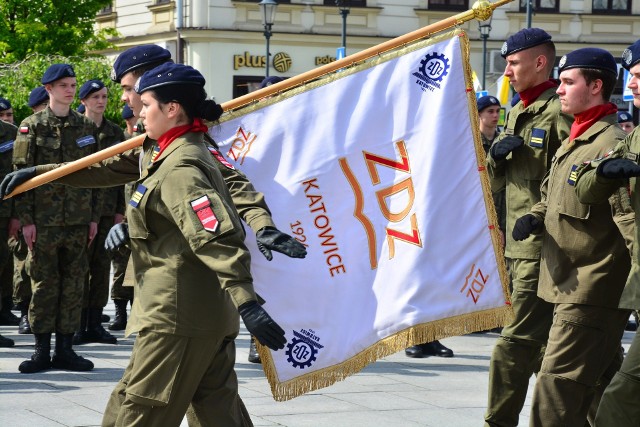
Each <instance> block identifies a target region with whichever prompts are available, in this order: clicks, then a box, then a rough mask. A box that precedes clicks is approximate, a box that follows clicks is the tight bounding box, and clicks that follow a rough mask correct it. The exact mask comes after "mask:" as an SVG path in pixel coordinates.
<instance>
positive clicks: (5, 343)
mask: <svg viewBox="0 0 640 427" xmlns="http://www.w3.org/2000/svg"><path fill="white" fill-rule="evenodd" d="M14 344H15V343H14V342H13V340H12V339H11V338H7V337H3V336H2V335H0V347H13V346H14Z"/></svg>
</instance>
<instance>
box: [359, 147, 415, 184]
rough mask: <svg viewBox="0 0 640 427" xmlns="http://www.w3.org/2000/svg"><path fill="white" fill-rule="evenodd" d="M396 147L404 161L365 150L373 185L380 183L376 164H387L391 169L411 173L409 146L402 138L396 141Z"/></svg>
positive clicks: (365, 158)
mask: <svg viewBox="0 0 640 427" xmlns="http://www.w3.org/2000/svg"><path fill="white" fill-rule="evenodd" d="M396 148H397V149H398V152H399V153H400V158H401V159H402V161H400V162H398V161H396V160H394V159H389V158H388V157H382V156H378V155H376V154H372V153H368V152H366V151H364V152H363V153H364V160H365V163H366V165H367V170H368V171H369V175H370V176H371V182H372V183H373V185H378V184H380V176H379V175H378V170H377V169H376V164H379V165H382V166H386V167H388V168H391V169H396V170H400V171H402V172H407V173H411V170H410V169H411V166H410V165H409V155H408V154H407V146H406V144H405V143H404V141H402V140H400V141H398V142H396Z"/></svg>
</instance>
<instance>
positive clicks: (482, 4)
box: [5, 0, 513, 199]
mask: <svg viewBox="0 0 640 427" xmlns="http://www.w3.org/2000/svg"><path fill="white" fill-rule="evenodd" d="M512 1H513V0H498V1H496V2H495V3H490V2H489V1H487V0H478V1H476V2H475V3H474V4H473V6H472V7H471V9H470V10H467V11H465V12H462V13H459V14H457V15H454V16H452V17H449V18H446V19H443V20H442V21H438V22H436V23H434V24H431V25H427V26H426V27H423V28H420V29H418V30H416V31H412V32H410V33H407V34H405V35H402V36H400V37H396V38H395V39H392V40H389V41H386V42H384V43H380V44H378V45H376V46H373V47H370V48H369V49H365V50H363V51H360V52H357V53H354V54H352V55H349V56H347V57H345V58H342V59H339V60H337V61H334V62H331V63H329V64H326V65H323V66H321V67H318V68H315V69H313V70H310V71H307V72H306V73H302V74H299V75H297V76H294V77H290V78H288V79H287V80H284V81H282V82H279V83H276V84H274V85H271V86H267V87H265V88H263V89H260V90H257V91H255V92H251V93H249V94H247V95H243V96H241V97H238V98H235V99H232V100H230V101H227V102H225V103H223V104H221V105H222V109H223V110H224V111H231V110H234V109H237V108H240V107H242V106H244V105H247V104H249V103H251V102H254V101H257V100H259V99H261V98H264V97H267V96H270V95H273V94H275V93H277V92H282V91H283V90H286V89H290V88H292V87H295V86H298V85H300V84H303V83H305V82H308V81H310V80H313V79H316V78H318V77H320V76H323V75H325V74H329V73H332V72H334V71H337V70H339V69H341V68H346V67H348V66H350V65H352V64H354V63H357V62H360V61H364V60H366V59H369V58H371V57H374V56H377V55H380V54H382V53H384V52H386V51H389V50H392V49H397V48H399V47H401V46H403V45H406V44H408V43H412V42H414V41H417V40H419V39H422V38H424V37H427V36H430V35H432V34H435V33H437V32H439V31H443V30H446V29H447V28H451V27H453V26H456V25H460V24H462V23H464V22H467V21H470V20H472V19H474V18H475V19H478V20H480V21H486V20H487V19H489V17H490V16H491V15H492V14H493V11H494V9H496V8H497V7H500V6H502V5H504V4H507V3H510V2H512ZM145 137H146V134H142V135H139V136H136V137H134V138H131V139H129V140H127V141H124V142H121V143H119V144H116V145H113V146H111V147H108V148H105V149H104V150H101V151H98V152H97V153H94V154H91V155H89V156H87V157H83V158H82V159H78V160H75V161H73V162H70V163H67V164H65V165H63V166H61V167H59V168H57V169H54V170H52V171H49V172H45V173H43V174H41V175H38V176H36V177H34V178H32V179H30V180H28V181H26V182H24V183H22V184H20V185H19V186H17V187H16V188H15V190H13V192H12V193H11V194H8V195H6V196H5V199H8V198H9V197H13V196H15V195H16V194H20V193H23V192H25V191H28V190H31V189H32V188H35V187H38V186H40V185H42V184H47V183H49V182H51V181H55V180H56V179H58V178H60V177H63V176H65V175H68V174H70V173H73V172H75V171H78V170H80V169H84V168H86V167H89V166H91V165H92V164H94V163H98V162H101V161H102V160H105V159H108V158H109V157H112V156H115V155H116V154H120V153H123V152H124V151H127V150H130V149H132V148H135V147H138V146H140V145H142V143H143V142H144V139H145Z"/></svg>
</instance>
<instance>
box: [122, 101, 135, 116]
mask: <svg viewBox="0 0 640 427" xmlns="http://www.w3.org/2000/svg"><path fill="white" fill-rule="evenodd" d="M131 117H133V110H132V109H131V108H129V106H128V105H127V104H124V107H123V108H122V118H123V119H125V120H127V119H130V118H131Z"/></svg>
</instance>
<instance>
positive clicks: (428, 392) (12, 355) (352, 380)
mask: <svg viewBox="0 0 640 427" xmlns="http://www.w3.org/2000/svg"><path fill="white" fill-rule="evenodd" d="M113 311H114V307H113V305H112V304H111V303H110V305H109V306H108V307H107V309H106V310H105V312H106V313H107V314H109V315H111V316H113ZM0 333H1V334H3V335H4V336H7V337H10V338H12V339H14V340H15V341H16V346H15V347H14V348H10V349H5V348H3V349H0V426H3V427H23V426H24V427H49V426H52V427H53V426H77V427H79V426H98V425H100V421H101V419H102V412H103V410H104V407H105V404H106V402H107V398H108V396H109V394H110V393H111V390H112V389H113V387H114V385H115V383H116V382H117V381H118V380H119V379H120V377H121V375H122V372H123V370H124V368H125V366H126V364H127V362H128V360H129V355H130V353H131V348H132V345H133V339H132V338H128V339H124V338H123V333H122V332H117V333H116V336H117V337H118V339H119V344H118V345H102V344H89V345H83V346H76V350H78V352H79V353H80V354H82V355H83V356H85V357H88V358H89V359H91V360H92V361H93V362H94V364H95V369H94V370H93V371H91V372H84V373H70V372H64V371H56V370H51V371H48V372H44V373H39V374H33V375H25V374H20V373H19V372H18V369H17V368H18V365H19V364H20V362H21V361H22V360H24V359H27V358H29V357H30V355H31V353H32V352H33V336H31V335H18V334H17V327H8V326H3V327H0ZM632 337H633V333H632V332H626V333H625V336H624V342H623V343H624V346H625V349H628V347H629V345H630V343H631V339H632ZM496 338H497V334H494V333H487V334H471V335H467V336H462V337H452V338H447V339H445V340H442V342H443V343H444V344H445V345H447V346H448V347H451V348H452V349H453V350H454V352H455V357H454V358H451V359H443V358H437V357H429V358H425V359H409V358H407V357H405V356H404V353H403V352H400V353H397V354H394V355H391V356H389V357H386V358H384V359H381V360H379V361H378V362H376V363H373V364H371V365H369V366H368V367H367V368H365V369H364V370H363V371H361V372H360V373H358V374H356V375H354V376H352V377H349V378H347V379H346V380H344V381H342V382H339V383H337V384H335V385H333V386H331V387H328V388H325V389H321V390H318V391H315V392H312V393H309V394H306V395H304V396H301V397H298V398H296V399H293V400H290V401H288V402H276V401H274V400H273V398H272V397H271V393H270V390H269V385H268V383H267V381H266V379H265V377H264V373H263V372H262V369H261V366H260V365H255V364H251V363H248V362H247V355H248V345H249V335H248V333H247V332H246V330H244V329H243V330H242V331H241V334H240V336H239V337H238V339H237V341H236V344H237V349H238V350H237V363H236V371H237V374H238V380H239V383H240V395H241V396H242V398H243V400H244V402H245V404H246V406H247V408H248V410H249V412H250V414H251V417H252V420H253V422H254V424H255V425H256V426H288V427H307V426H309V427H311V426H313V427H342V426H344V427H358V426H363V427H365V426H366V427H386V426H407V427H413V426H453V427H467V426H469V427H471V426H473V427H477V426H480V425H482V420H483V413H484V410H485V406H486V393H487V382H488V378H487V373H488V370H489V358H490V356H491V351H492V347H493V344H494V342H495V340H496ZM532 385H533V381H532V382H531V384H530V393H529V396H528V399H527V401H526V406H525V408H524V410H523V413H522V415H521V417H520V425H525V426H526V425H527V424H528V418H529V417H528V411H529V409H530V406H529V405H530V398H531V390H532ZM182 425H183V426H186V425H187V423H186V421H184V422H183V423H182Z"/></svg>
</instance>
